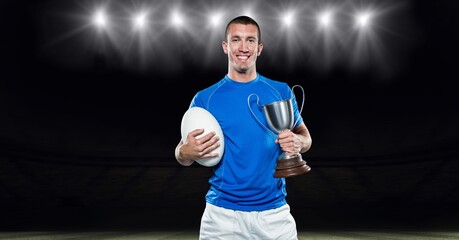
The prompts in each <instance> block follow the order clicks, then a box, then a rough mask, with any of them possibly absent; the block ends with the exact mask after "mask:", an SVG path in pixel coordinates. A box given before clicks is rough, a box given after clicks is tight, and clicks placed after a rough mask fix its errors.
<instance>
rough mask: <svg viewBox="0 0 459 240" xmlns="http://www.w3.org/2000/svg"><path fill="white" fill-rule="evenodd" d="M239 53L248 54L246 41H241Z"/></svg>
mask: <svg viewBox="0 0 459 240" xmlns="http://www.w3.org/2000/svg"><path fill="white" fill-rule="evenodd" d="M239 51H240V52H248V51H249V48H248V43H246V42H244V41H241V44H239Z"/></svg>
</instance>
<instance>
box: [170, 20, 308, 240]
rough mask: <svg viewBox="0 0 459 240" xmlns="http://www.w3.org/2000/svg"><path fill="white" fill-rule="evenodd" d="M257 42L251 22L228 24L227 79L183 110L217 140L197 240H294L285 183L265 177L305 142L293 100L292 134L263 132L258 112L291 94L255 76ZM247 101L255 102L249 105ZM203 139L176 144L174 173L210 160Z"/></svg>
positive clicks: (210, 146)
mask: <svg viewBox="0 0 459 240" xmlns="http://www.w3.org/2000/svg"><path fill="white" fill-rule="evenodd" d="M260 40H261V32H260V27H259V25H258V24H257V22H255V21H254V20H253V19H252V18H250V17H247V16H240V17H236V18H234V19H233V20H231V21H230V22H229V23H228V25H227V27H226V31H225V40H224V41H223V42H222V47H223V51H224V52H225V54H227V55H228V73H227V75H226V76H225V77H224V78H223V79H221V80H220V81H219V82H217V83H215V84H213V85H212V86H210V87H208V88H206V89H204V90H201V91H199V92H198V93H197V94H196V95H195V96H194V98H193V100H192V102H191V104H190V107H194V106H198V107H202V108H204V109H206V110H208V111H209V112H210V113H212V115H214V117H215V118H216V119H217V121H218V122H219V124H220V126H221V128H222V131H223V134H224V137H225V139H224V140H225V150H224V154H223V156H222V159H221V160H220V162H219V163H218V164H217V165H216V166H215V167H214V169H213V172H214V173H213V176H212V177H211V178H210V179H209V183H210V189H209V191H208V192H207V195H206V208H205V210H204V213H203V215H202V219H201V228H200V239H202V240H204V239H212V240H215V239H282V240H286V239H297V230H296V223H295V220H294V218H293V216H292V215H291V214H290V207H289V205H288V204H287V202H286V199H285V198H286V195H287V193H286V182H285V179H284V178H274V177H273V174H274V171H275V166H276V160H277V157H278V156H279V155H281V153H282V152H285V153H286V154H287V155H291V154H295V153H304V152H306V151H308V150H309V148H310V147H311V144H312V140H311V136H310V134H309V131H308V129H307V128H306V125H305V124H304V122H303V119H302V117H301V115H300V114H299V112H298V105H297V102H296V100H295V99H294V98H293V103H294V104H293V105H294V117H295V121H296V122H297V124H296V126H294V128H293V129H292V130H291V131H290V130H286V131H282V132H281V133H279V134H278V135H277V136H276V135H274V134H273V133H272V132H270V131H269V130H267V128H266V126H267V125H266V121H265V120H262V119H264V117H263V113H262V109H261V108H260V107H259V105H258V104H267V103H271V102H274V101H279V100H285V99H290V98H292V97H293V92H292V90H291V89H290V88H289V87H288V85H287V84H286V83H282V82H278V81H274V80H271V79H268V78H266V77H263V76H261V75H260V74H258V73H257V70H256V60H257V57H258V56H259V55H260V54H261V52H262V50H263V44H262V43H261V42H260ZM253 95H256V96H258V99H257V98H255V97H253V98H250V96H253ZM257 119H260V120H258V121H257ZM262 121H264V122H262ZM262 124H265V126H263V125H262ZM203 133H204V130H203V129H196V130H194V131H191V132H190V133H189V134H188V136H187V138H186V139H185V140H183V141H180V142H179V144H178V145H177V147H176V151H175V157H176V159H177V161H178V162H179V163H180V164H181V165H184V166H189V165H191V164H192V163H193V162H194V160H193V159H205V158H210V157H215V156H216V154H215V153H211V152H212V151H213V150H214V149H216V148H217V147H218V146H219V139H218V137H217V136H216V135H215V133H208V134H206V135H202V134H203ZM279 146H280V147H279Z"/></svg>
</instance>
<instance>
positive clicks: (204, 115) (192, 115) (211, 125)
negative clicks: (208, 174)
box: [181, 107, 225, 167]
mask: <svg viewBox="0 0 459 240" xmlns="http://www.w3.org/2000/svg"><path fill="white" fill-rule="evenodd" d="M195 129H204V133H203V134H201V135H199V136H197V137H198V138H199V137H202V136H204V135H206V134H207V133H210V132H212V131H214V132H215V134H216V135H217V136H218V137H219V139H220V140H219V142H220V146H219V147H218V148H216V149H214V150H213V151H212V153H214V152H217V153H218V156H217V157H212V158H203V159H195V161H196V162H198V163H199V164H201V165H203V166H206V167H213V166H215V165H217V164H218V163H219V162H220V160H221V158H222V156H223V152H224V149H225V141H224V137H223V131H222V129H221V127H220V124H219V123H218V121H217V119H215V117H214V116H213V115H212V114H211V113H210V112H209V111H207V110H206V109H204V108H200V107H192V108H189V109H188V110H187V111H186V112H185V114H184V115H183V118H182V125H181V133H182V140H183V141H185V140H186V138H187V135H188V133H189V132H191V131H193V130H195Z"/></svg>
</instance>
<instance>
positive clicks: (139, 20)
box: [133, 12, 147, 29]
mask: <svg viewBox="0 0 459 240" xmlns="http://www.w3.org/2000/svg"><path fill="white" fill-rule="evenodd" d="M133 21H134V22H133V24H134V28H135V29H143V28H144V27H145V25H146V22H147V13H145V12H141V13H137V14H136V15H135V16H134V18H133Z"/></svg>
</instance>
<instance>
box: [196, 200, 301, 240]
mask: <svg viewBox="0 0 459 240" xmlns="http://www.w3.org/2000/svg"><path fill="white" fill-rule="evenodd" d="M199 239H200V240H249V239H250V240H255V239H263V240H271V239H279V240H297V239H298V236H297V230H296V223H295V219H294V218H293V216H292V214H290V206H289V205H288V204H285V205H284V206H282V207H279V208H276V209H271V210H266V211H251V212H245V211H235V210H230V209H225V208H221V207H217V206H215V205H212V204H209V203H206V208H205V210H204V213H203V215H202V219H201V228H200V231H199Z"/></svg>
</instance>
